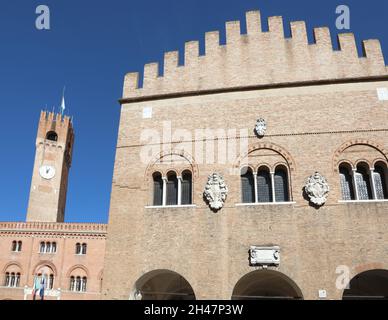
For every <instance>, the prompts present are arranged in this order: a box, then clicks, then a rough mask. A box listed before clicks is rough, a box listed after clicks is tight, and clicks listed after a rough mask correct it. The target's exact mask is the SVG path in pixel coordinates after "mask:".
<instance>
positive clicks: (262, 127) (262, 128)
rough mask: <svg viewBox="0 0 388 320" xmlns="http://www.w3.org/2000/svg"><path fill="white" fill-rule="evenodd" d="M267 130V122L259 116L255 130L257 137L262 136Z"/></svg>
mask: <svg viewBox="0 0 388 320" xmlns="http://www.w3.org/2000/svg"><path fill="white" fill-rule="evenodd" d="M266 131H267V123H266V122H265V120H264V119H263V118H260V119H258V120H257V121H256V126H255V132H256V134H257V136H258V137H264V135H265V132H266Z"/></svg>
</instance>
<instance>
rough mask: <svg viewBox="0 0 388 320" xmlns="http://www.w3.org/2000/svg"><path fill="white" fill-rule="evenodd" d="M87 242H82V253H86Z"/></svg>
mask: <svg viewBox="0 0 388 320" xmlns="http://www.w3.org/2000/svg"><path fill="white" fill-rule="evenodd" d="M86 247H87V246H86V243H83V244H82V250H81V254H86Z"/></svg>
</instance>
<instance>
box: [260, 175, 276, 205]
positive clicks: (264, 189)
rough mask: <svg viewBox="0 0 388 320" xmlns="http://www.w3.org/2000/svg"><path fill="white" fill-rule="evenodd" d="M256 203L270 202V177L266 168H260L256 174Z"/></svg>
mask: <svg viewBox="0 0 388 320" xmlns="http://www.w3.org/2000/svg"><path fill="white" fill-rule="evenodd" d="M257 201H258V202H272V201H273V199H272V184H271V175H270V173H269V169H268V168H267V167H260V168H259V170H258V172H257Z"/></svg>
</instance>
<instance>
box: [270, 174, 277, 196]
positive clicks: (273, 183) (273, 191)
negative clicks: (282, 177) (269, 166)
mask: <svg viewBox="0 0 388 320" xmlns="http://www.w3.org/2000/svg"><path fill="white" fill-rule="evenodd" d="M270 174H271V192H272V202H276V198H275V172H270Z"/></svg>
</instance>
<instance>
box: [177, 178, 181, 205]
mask: <svg viewBox="0 0 388 320" xmlns="http://www.w3.org/2000/svg"><path fill="white" fill-rule="evenodd" d="M177 179H178V206H180V205H181V204H182V177H177Z"/></svg>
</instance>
